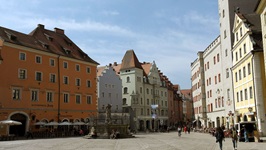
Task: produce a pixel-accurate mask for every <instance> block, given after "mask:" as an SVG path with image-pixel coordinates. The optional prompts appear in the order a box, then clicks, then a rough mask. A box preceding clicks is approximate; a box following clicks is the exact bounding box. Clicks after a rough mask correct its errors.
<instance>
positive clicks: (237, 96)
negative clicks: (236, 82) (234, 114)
mask: <svg viewBox="0 0 266 150" xmlns="http://www.w3.org/2000/svg"><path fill="white" fill-rule="evenodd" d="M236 100H237V102H239V93H238V92H237V93H236Z"/></svg>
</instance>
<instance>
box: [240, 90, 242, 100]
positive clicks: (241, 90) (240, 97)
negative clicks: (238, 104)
mask: <svg viewBox="0 0 266 150" xmlns="http://www.w3.org/2000/svg"><path fill="white" fill-rule="evenodd" d="M240 100H241V101H243V91H242V90H241V91H240Z"/></svg>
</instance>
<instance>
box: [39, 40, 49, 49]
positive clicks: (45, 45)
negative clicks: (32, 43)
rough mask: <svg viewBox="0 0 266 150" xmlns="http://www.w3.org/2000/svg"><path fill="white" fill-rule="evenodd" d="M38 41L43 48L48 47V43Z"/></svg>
mask: <svg viewBox="0 0 266 150" xmlns="http://www.w3.org/2000/svg"><path fill="white" fill-rule="evenodd" d="M39 42H40V43H41V44H42V47H43V48H45V49H48V48H49V45H48V44H47V43H45V42H43V41H40V40H39Z"/></svg>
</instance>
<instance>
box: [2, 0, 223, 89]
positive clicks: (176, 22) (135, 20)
mask: <svg viewBox="0 0 266 150" xmlns="http://www.w3.org/2000/svg"><path fill="white" fill-rule="evenodd" d="M0 3H1V5H0V11H1V19H0V26H2V27H5V28H9V29H12V30H15V31H18V32H22V33H25V34H28V33H30V32H31V31H32V30H34V29H35V28H36V27H37V25H38V24H43V25H45V28H46V29H48V30H54V28H56V27H57V28H60V29H63V30H64V31H65V34H66V35H67V36H68V37H69V38H70V39H71V40H72V41H73V42H74V43H76V44H77V45H78V46H79V47H80V48H81V49H82V50H83V51H84V52H85V53H87V54H88V55H89V56H90V57H91V58H92V59H94V60H95V61H97V62H98V63H100V65H99V66H105V65H108V64H109V63H114V62H117V63H121V61H122V59H123V56H124V55H125V53H126V51H127V50H131V49H133V50H134V52H135V54H136V56H137V57H138V59H139V61H140V62H155V63H156V65H157V67H158V69H159V70H160V71H161V72H163V74H164V75H165V76H167V77H168V78H169V80H170V81H171V82H172V83H173V84H179V85H180V87H181V89H189V88H191V80H190V78H191V68H190V65H191V63H192V62H193V61H194V60H196V59H197V52H198V51H204V50H205V49H206V48H207V47H208V45H209V44H211V42H212V41H213V40H215V39H216V38H217V37H218V36H219V34H220V33H219V15H218V0H8V1H7V0H0Z"/></svg>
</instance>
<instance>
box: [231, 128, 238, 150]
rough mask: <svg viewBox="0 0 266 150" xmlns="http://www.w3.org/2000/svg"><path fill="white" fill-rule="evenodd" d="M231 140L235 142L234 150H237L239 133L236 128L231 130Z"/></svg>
mask: <svg viewBox="0 0 266 150" xmlns="http://www.w3.org/2000/svg"><path fill="white" fill-rule="evenodd" d="M231 138H232V142H233V148H234V149H235V150H236V149H237V139H238V138H237V131H236V129H235V127H232V129H231Z"/></svg>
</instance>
